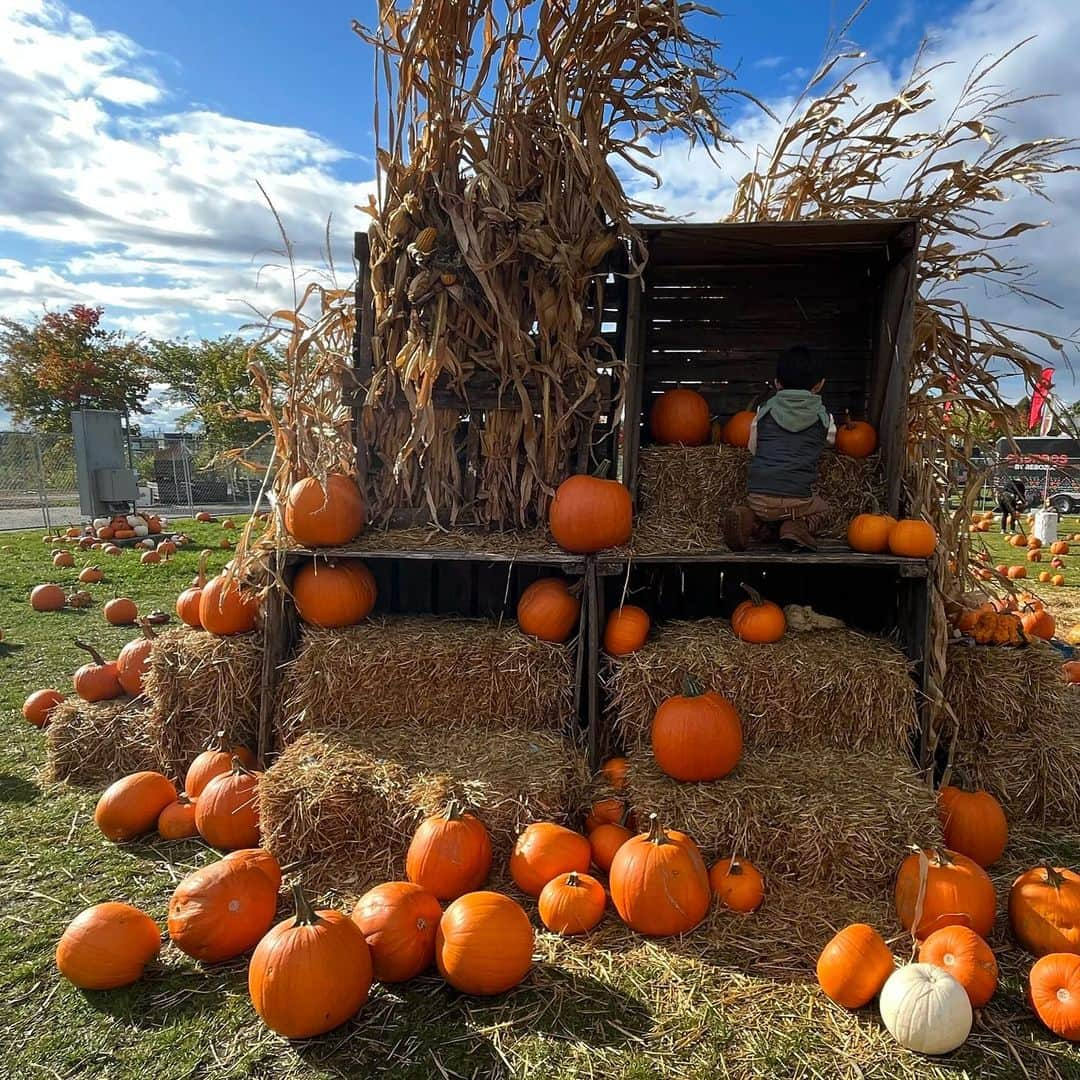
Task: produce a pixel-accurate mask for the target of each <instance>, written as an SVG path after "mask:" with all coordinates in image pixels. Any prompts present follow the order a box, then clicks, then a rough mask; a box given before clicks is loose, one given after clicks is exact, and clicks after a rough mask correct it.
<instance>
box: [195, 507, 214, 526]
mask: <svg viewBox="0 0 1080 1080" xmlns="http://www.w3.org/2000/svg"><path fill="white" fill-rule="evenodd" d="M195 520H196V521H198V522H201V523H203V524H206V523H207V522H210V521H213V520H214V516H213V514H211V513H210V512H209V511H208V510H200V511H199V512H198V513H197V514H196V515H195Z"/></svg>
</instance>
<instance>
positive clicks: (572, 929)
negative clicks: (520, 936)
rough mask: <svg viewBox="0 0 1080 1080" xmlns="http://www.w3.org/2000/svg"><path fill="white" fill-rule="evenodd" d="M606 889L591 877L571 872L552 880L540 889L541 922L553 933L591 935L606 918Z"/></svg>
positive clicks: (539, 908) (539, 907) (575, 871)
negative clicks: (593, 929)
mask: <svg viewBox="0 0 1080 1080" xmlns="http://www.w3.org/2000/svg"><path fill="white" fill-rule="evenodd" d="M605 907H607V896H606V895H605V893H604V886H603V885H601V884H600V882H599V881H597V880H596V878H594V877H590V876H589V875H588V874H579V873H578V871H577V870H571V871H570V872H569V873H568V874H559V875H558V876H557V877H553V878H552V879H551V880H550V881H549V882H548V883H547V884H546V885H545V886H544V887H543V889H541V890H540V899H539V902H538V904H537V908H538V910H539V913H540V921H541V922H542V923H543V924H544V926H546V927H547V928H548V929H549V930H550V931H551V932H552V933H554V934H585V933H588V931H590V930H591V929H592V928H593V927H594V926H596V924H597V923H598V922H599V921H600V920H601V919H602V918H603V917H604V908H605Z"/></svg>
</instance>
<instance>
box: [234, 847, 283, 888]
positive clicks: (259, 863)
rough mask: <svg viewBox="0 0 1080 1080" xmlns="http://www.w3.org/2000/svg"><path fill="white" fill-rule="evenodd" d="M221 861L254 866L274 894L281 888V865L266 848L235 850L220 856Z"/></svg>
mask: <svg viewBox="0 0 1080 1080" xmlns="http://www.w3.org/2000/svg"><path fill="white" fill-rule="evenodd" d="M222 861H223V862H230V863H231V862H236V863H243V864H244V865H245V866H254V867H255V868H256V869H257V870H260V871H262V873H263V874H265V875H266V878H267V880H268V881H269V882H270V883H271V884H272V885H273V886H274V892H277V891H278V890H279V889H280V888H281V865H280V864H279V863H278V861H277V859H275V858H274V856H273V855H272V854H271V853H270V852H269V851H267V850H266V848H237V849H236V851H230V852H229V853H228V854H227V855H224V856H222Z"/></svg>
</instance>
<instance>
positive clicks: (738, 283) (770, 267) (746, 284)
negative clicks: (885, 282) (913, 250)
mask: <svg viewBox="0 0 1080 1080" xmlns="http://www.w3.org/2000/svg"><path fill="white" fill-rule="evenodd" d="M696 254H697V253H696V252H684V253H683V259H682V260H681V261H679V262H669V263H653V262H652V261H651V260H650V262H649V266H648V269H647V270H646V273H645V276H646V279H647V281H648V283H649V284H650V285H657V286H671V287H675V288H680V289H688V290H692V289H702V290H715V291H717V292H719V293H720V294H721V295H723V294H725V293H732V292H734V291H736V290H738V289H745V290H747V291H752V289H753V286H754V283H755V279H759V278H760V279H762V280H768V282H769V285H770V289H771V290H775V291H771V293H770V294H771V295H777V294H779V293H780V292H782V291H787V292H788V293H789V294H790V293H792V292H794V293H795V294H796V295H797V294H798V293H800V292H805V293H806V294H807V295H808V296H827V295H829V294H830V292H831V293H833V294H835V293H837V292H848V291H854V292H856V293H858V292H862V291H863V290H866V289H869V288H872V287H873V282H874V278H875V276H878V275H880V274H881V273H882V272H883V271H884V269H885V261H884V258H883V257H882V258H881V259H880V260H878V261H876V262H875V263H870V262H868V261H867V260H866V258H865V257H864V256H861V255H859V256H853V257H848V258H835V257H833V258H829V257H822V256H820V255H817V254H813V255H803V256H800V257H798V258H796V259H793V260H790V261H787V262H785V261H784V260H783V258H782V257H776V258H770V259H768V260H767V261H762V262H758V263H753V262H746V261H743V259H741V258H739V257H737V256H736V257H733V258H732V259H731V260H730V261H727V262H723V263H709V262H701V261H698V260H697V259H696V258H695V257H694V256H695V255H696ZM781 281H782V282H784V283H785V289H784V290H781V289H780V287H779V284H778V283H779V282H781ZM830 286H831V288H830ZM718 287H719V288H718Z"/></svg>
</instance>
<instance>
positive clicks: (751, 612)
mask: <svg viewBox="0 0 1080 1080" xmlns="http://www.w3.org/2000/svg"><path fill="white" fill-rule="evenodd" d="M743 591H744V592H746V593H747V595H748V596H749V599H748V600H744V601H743V602H742V603H741V604H739V606H738V607H736V608H735V610H734V611H733V612H732V614H731V629H732V630H733V631H734V632H735V636H736V637H737V638H739V640H740V641H749V642H753V643H754V644H757V645H771V644H772V643H773V642H775V641H779V640H780V639H781V638H782V637H783V636H784V631H785V630H786V629H787V619H786V618H785V616H784V609H783V608H782V607H780V605H779V604H774V603H773V602H772V601H771V600H765V599H764V598H763V597H762V595H761V593H759V592H758V591H757V589H754V588H751V587H750V586H749V585H747V584H746V583H745V582H744V583H743Z"/></svg>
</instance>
